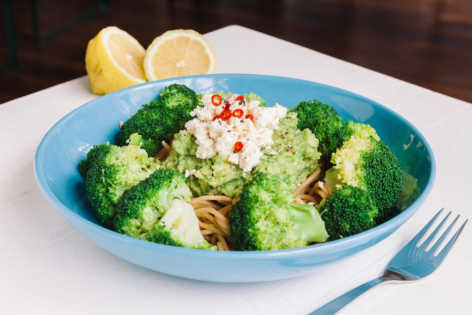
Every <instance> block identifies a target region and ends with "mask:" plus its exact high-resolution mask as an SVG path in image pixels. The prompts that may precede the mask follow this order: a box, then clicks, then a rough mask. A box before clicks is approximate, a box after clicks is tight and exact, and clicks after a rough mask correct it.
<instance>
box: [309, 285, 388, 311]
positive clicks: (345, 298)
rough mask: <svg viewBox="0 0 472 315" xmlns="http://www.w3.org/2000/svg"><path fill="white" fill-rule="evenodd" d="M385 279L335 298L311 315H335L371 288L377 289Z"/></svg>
mask: <svg viewBox="0 0 472 315" xmlns="http://www.w3.org/2000/svg"><path fill="white" fill-rule="evenodd" d="M383 281H384V279H382V277H380V278H376V279H374V280H371V281H369V282H366V283H364V284H361V285H360V286H358V287H355V288H354V289H352V290H350V291H348V292H346V293H344V294H343V295H341V296H339V297H337V298H335V299H334V300H332V301H330V302H328V303H327V304H325V305H323V306H322V307H320V308H318V309H316V310H314V311H313V312H311V313H310V314H309V315H328V314H330V315H331V314H334V313H336V312H337V311H339V310H340V309H342V308H343V307H344V306H346V305H347V304H349V303H350V302H351V301H352V300H354V299H355V298H357V297H358V296H359V295H361V294H362V293H364V292H365V291H367V290H369V289H370V288H373V287H375V286H376V285H377V284H379V283H382V282H383Z"/></svg>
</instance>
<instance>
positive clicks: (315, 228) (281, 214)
mask: <svg viewBox="0 0 472 315" xmlns="http://www.w3.org/2000/svg"><path fill="white" fill-rule="evenodd" d="M294 200H295V195H294V193H293V190H292V189H291V187H290V185H289V184H287V182H286V180H285V178H283V177H279V176H277V175H270V174H265V173H259V174H257V175H255V176H254V178H253V179H252V180H251V181H250V182H249V183H247V184H246V185H245V186H244V189H243V192H242V194H241V196H240V200H239V201H238V202H237V203H236V204H235V205H234V206H233V208H232V210H231V214H230V217H229V220H230V225H231V237H232V240H233V242H234V246H235V248H236V249H239V250H277V249H285V248H295V247H302V246H306V245H308V244H309V243H312V242H324V241H326V239H327V238H328V234H327V233H326V229H325V226H324V223H323V220H322V219H321V216H320V215H319V213H318V211H317V209H316V208H315V207H314V206H311V205H308V204H305V205H301V204H296V203H294V202H293V201H294Z"/></svg>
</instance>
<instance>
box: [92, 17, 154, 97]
mask: <svg viewBox="0 0 472 315" xmlns="http://www.w3.org/2000/svg"><path fill="white" fill-rule="evenodd" d="M145 52H146V51H145V49H144V48H143V46H141V44H140V43H139V42H138V41H137V40H136V39H135V38H134V37H133V36H131V35H130V34H128V33H127V32H125V31H123V30H121V29H119V28H118V27H116V26H109V27H105V28H104V29H102V30H101V31H100V32H99V33H98V34H97V36H95V37H94V38H93V39H91V40H90V41H89V43H88V45H87V51H86V54H85V68H86V69H87V74H88V77H89V81H90V87H91V89H92V92H93V93H96V94H106V93H110V92H113V91H115V90H119V89H122V88H125V87H128V86H131V85H135V84H139V83H143V82H145V81H146V77H145V75H144V71H143V60H144V56H145Z"/></svg>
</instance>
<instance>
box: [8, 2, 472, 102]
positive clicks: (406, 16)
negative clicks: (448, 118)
mask: <svg viewBox="0 0 472 315" xmlns="http://www.w3.org/2000/svg"><path fill="white" fill-rule="evenodd" d="M104 2H107V1H103V0H102V3H104ZM6 3H8V1H4V2H2V5H3V7H2V8H1V10H2V11H3V12H1V14H2V15H1V16H2V23H0V25H1V26H0V27H1V29H0V36H1V37H0V42H1V43H2V44H1V47H0V68H5V67H7V66H8V56H9V55H8V52H9V48H8V41H7V33H8V32H7V27H6V22H7V20H6V17H7V13H8V5H7V4H6ZM12 3H13V5H12V12H13V16H14V18H15V21H14V26H15V28H16V33H17V36H16V45H17V48H18V65H19V67H18V69H17V70H16V71H12V70H11V69H10V70H2V71H1V72H0V91H1V92H0V103H3V102H6V101H8V100H12V99H14V98H17V97H19V96H22V95H26V94H29V93H32V92H34V91H38V90H41V89H44V88H46V87H49V86H52V85H55V84H58V83H61V82H64V81H67V80H70V79H73V78H76V77H79V76H82V75H84V74H85V68H84V53H85V47H86V45H87V42H88V40H89V39H91V38H92V37H93V36H95V34H96V33H97V32H98V31H99V30H100V29H101V28H102V27H105V26H108V25H117V26H119V27H121V28H123V29H125V30H126V31H128V32H129V33H131V34H132V35H133V36H135V37H136V38H137V39H138V40H139V41H140V42H141V43H142V44H143V46H144V47H146V46H147V45H148V44H149V43H150V42H151V41H152V39H153V38H154V37H155V36H157V35H159V34H161V33H162V32H164V31H166V30H168V29H174V28H193V29H195V30H197V31H199V32H201V33H205V32H209V31H212V30H215V29H217V28H220V27H223V26H226V25H230V24H240V25H243V26H246V27H249V28H252V29H255V30H258V31H261V32H264V33H267V34H271V35H273V36H276V37H279V38H283V39H286V40H288V41H291V42H294V43H297V44H300V45H303V46H306V47H309V48H312V49H315V50H317V51H320V52H323V53H326V54H329V55H332V56H335V57H338V58H341V59H344V60H347V61H349V62H353V63H356V64H359V65H361V66H364V67H367V68H370V69H373V70H376V71H379V72H382V73H385V74H388V75H391V76H394V77H397V78H399V79H402V80H405V81H408V82H411V83H414V84H417V85H420V86H423V87H426V88H429V89H432V90H435V91H438V92H441V93H444V94H447V95H450V96H454V97H457V98H459V99H462V100H466V101H469V102H472V0H382V1H380V0H266V1H262V0H260V1H257V0H220V1H217V0H214V1H210V0H174V1H172V0H146V1H145V0H141V1H140V0H134V1H129V0H126V1H125V0H118V1H115V0H109V1H108V9H107V10H104V11H102V12H98V11H97V8H98V5H99V3H100V1H99V0H96V1H92V0H89V1H84V0H70V1H59V0H48V1H46V0H36V1H33V0H31V1H26V0H24V1H12ZM87 12H91V13H93V14H95V15H93V14H91V16H87V17H84V16H83V15H84V14H85V15H87ZM35 14H36V15H35ZM34 16H36V17H37V20H36V21H37V23H36V27H35V18H34ZM81 17H83V18H82V19H81V23H80V24H78V25H76V26H73V27H69V28H68V27H67V26H68V23H73V22H74V21H76V19H78V18H79V19H80V18H81ZM35 29H36V30H37V31H38V32H37V33H35ZM56 30H62V33H61V32H60V33H58V34H57V35H54V36H49V35H51V34H52V33H54V32H55V31H56ZM35 34H36V35H37V36H35ZM35 39H36V40H35ZM340 75H342V74H340Z"/></svg>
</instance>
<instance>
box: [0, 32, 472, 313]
mask: <svg viewBox="0 0 472 315" xmlns="http://www.w3.org/2000/svg"><path fill="white" fill-rule="evenodd" d="M207 38H208V40H209V41H210V43H211V44H212V46H213V47H214V49H215V52H216V55H217V57H218V61H219V66H218V69H217V70H218V72H220V73H224V72H233V73H259V74H272V75H281V76H290V77H297V78H302V79H307V80H312V81H318V82H321V83H326V84H330V85H334V86H337V87H341V88H344V89H347V90H350V91H353V92H356V93H359V94H361V95H364V96H366V97H369V98H371V99H374V100H376V101H378V102H380V103H382V104H385V105H387V106H389V107H390V108H392V109H393V110H395V111H397V112H398V113H400V114H402V115H403V116H404V117H406V118H407V119H408V120H410V121H412V122H413V123H414V124H415V125H416V126H417V127H418V128H419V130H421V132H423V133H424V135H425V136H426V138H427V140H428V141H429V142H430V144H431V145H432V148H433V151H434V153H435V155H436V159H437V166H438V167H437V178H436V184H435V187H434V189H433V191H432V192H431V195H430V198H428V200H427V201H426V202H425V204H424V205H423V206H422V207H421V209H420V210H419V211H418V212H417V214H416V215H415V216H414V217H413V218H412V219H411V220H409V221H408V222H407V223H406V224H405V225H404V226H402V227H401V228H400V229H399V230H398V231H396V232H395V233H394V234H393V235H392V236H391V237H389V238H387V239H386V240H384V241H383V242H381V243H379V244H378V245H376V246H374V247H372V248H370V249H368V250H366V251H364V252H362V253H360V254H358V255H355V256H354V257H351V258H349V259H347V260H344V261H342V262H339V263H337V264H335V265H332V266H328V267H325V268H324V269H323V270H322V271H321V272H319V273H317V274H314V275H311V276H307V277H303V278H298V279H292V280H285V281H277V282H268V283H259V284H213V283H204V282H197V281H190V280H184V279H179V278H175V277H170V276H166V275H163V274H159V273H156V272H152V271H149V270H146V269H144V268H140V267H137V266H134V265H132V264H129V263H127V262H125V261H123V260H121V259H118V258H116V257H114V256H112V255H111V254H108V253H107V252H105V251H103V250H102V249H100V248H98V247H96V246H95V245H94V244H92V243H91V242H89V241H88V240H87V239H85V238H84V237H83V236H82V235H80V234H79V233H78V232H77V231H76V230H75V229H73V228H72V227H71V225H70V224H69V223H68V222H67V221H66V220H65V219H64V218H63V217H62V216H61V215H60V214H59V213H58V212H56V210H55V209H54V208H53V207H52V206H51V205H50V204H49V203H48V202H47V201H46V200H45V199H44V198H43V196H42V195H41V193H40V191H39V189H38V187H37V186H36V182H35V180H34V175H33V157H34V153H35V150H36V147H37V145H38V143H39V141H40V140H41V138H42V136H43V135H44V134H45V132H46V131H47V130H48V129H49V128H50V127H51V126H52V125H53V123H54V122H56V121H57V120H58V119H59V118H61V117H62V116H63V115H64V114H66V113H67V112H69V111H71V110H72V109H74V108H76V107H78V106H80V105H81V104H83V103H85V102H87V101H89V100H91V99H93V98H95V97H96V96H95V95H93V94H91V93H90V91H89V87H88V82H87V78H86V77H82V78H78V79H76V80H72V81H69V82H66V83H63V84H60V85H57V86H55V87H52V88H49V89H46V90H43V91H40V92H37V93H34V94H31V95H28V96H25V97H21V98H19V99H16V100H14V101H11V102H8V103H6V104H3V105H1V106H0V139H1V143H2V146H1V148H0V152H1V154H0V169H1V170H2V176H0V211H1V213H2V219H1V220H0V264H1V266H2V268H1V269H0V314H127V315H128V314H205V315H207V314H305V313H308V312H310V311H312V310H313V309H315V308H317V307H318V306H320V305H322V304H323V303H325V302H327V301H328V300H330V299H331V298H333V297H335V296H337V295H339V294H341V293H343V292H344V291H346V290H348V289H350V288H352V287H353V286H355V285H357V284H360V283H362V282H364V281H366V280H369V279H371V278H373V277H374V276H376V275H377V274H378V273H379V272H380V271H381V270H382V268H383V267H384V266H385V264H386V263H387V262H388V260H389V259H390V258H391V257H392V256H393V255H394V253H395V252H396V251H397V250H398V249H400V248H401V247H402V246H403V245H404V244H405V243H406V242H407V241H408V240H409V239H410V238H411V237H412V236H413V235H414V234H415V233H416V232H417V231H418V230H419V228H420V227H421V226H422V225H423V224H424V223H425V222H426V221H428V220H429V218H430V217H431V215H432V213H433V212H434V211H436V210H437V209H439V208H441V207H446V208H447V209H450V210H454V211H456V212H458V213H461V214H463V215H465V216H468V217H471V214H472V210H471V205H470V202H469V201H470V188H471V187H472V185H471V183H470V178H472V163H471V162H470V161H471V156H472V150H471V146H470V140H469V139H470V138H469V137H470V135H472V126H471V122H472V105H471V104H468V103H465V102H462V101H459V100H456V99H454V98H451V97H447V96H444V95H441V94H438V93H435V92H432V91H429V90H426V89H423V88H421V87H418V86H414V85H412V84H409V83H406V82H403V81H400V80H397V79H394V78H391V77H388V76H385V75H382V74H380V73H377V72H374V71H371V70H368V69H365V68H362V67H359V66H356V65H353V64H350V63H346V62H344V61H341V60H338V59H335V58H332V57H329V56H326V55H323V54H320V53H318V52H315V51H312V50H309V49H306V48H303V47H300V46H297V45H294V44H291V43H289V42H286V41H282V40H279V39H277V38H274V37H270V36H267V35H264V34H261V33H259V32H255V31H252V30H250V29H247V28H243V27H240V26H229V27H225V28H223V29H220V30H217V31H214V32H211V33H209V34H207ZM236 47H244V49H241V48H239V49H236ZM392 62H396V61H394V60H392ZM401 66H402V65H399V67H401ZM471 244H472V231H471V228H470V226H468V227H466V229H465V230H464V232H463V234H462V237H461V238H460V239H459V241H458V242H457V244H456V246H455V248H454V249H453V250H452V252H451V254H450V255H449V257H447V259H446V261H445V262H444V264H443V265H442V266H441V267H440V268H439V269H438V270H437V271H436V272H435V273H434V274H433V275H431V276H430V277H428V278H426V279H424V280H422V281H419V282H415V283H413V284H404V285H385V286H381V287H377V288H375V289H373V290H371V291H369V292H368V293H366V294H365V295H364V296H362V297H360V298H359V299H357V300H356V301H355V302H353V303H352V304H351V305H349V306H348V307H347V308H345V309H344V310H343V311H342V312H341V313H342V314H395V315H397V314H472V311H471V307H470V301H469V300H468V299H469V298H470V293H469V292H470V288H469V285H470V283H471V280H472V275H471V271H470V266H471V262H472V254H471V250H470V246H471Z"/></svg>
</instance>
